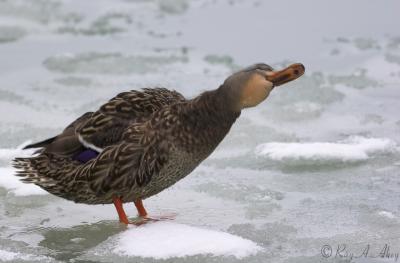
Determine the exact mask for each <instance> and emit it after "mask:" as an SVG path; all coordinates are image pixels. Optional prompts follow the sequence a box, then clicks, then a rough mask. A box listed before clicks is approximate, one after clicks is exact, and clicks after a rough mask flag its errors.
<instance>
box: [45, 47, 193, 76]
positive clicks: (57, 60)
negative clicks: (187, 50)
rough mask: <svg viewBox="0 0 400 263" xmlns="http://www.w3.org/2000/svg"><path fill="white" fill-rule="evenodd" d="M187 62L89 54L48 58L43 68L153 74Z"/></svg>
mask: <svg viewBox="0 0 400 263" xmlns="http://www.w3.org/2000/svg"><path fill="white" fill-rule="evenodd" d="M185 61H187V58H186V57H184V56H174V55H171V56H164V57H163V56H157V57H155V56H142V55H140V56H126V55H123V54H121V53H98V52H90V53H83V54H77V55H75V54H63V55H58V56H55V57H50V58H48V59H46V60H45V61H44V66H45V67H46V68H47V69H49V70H52V71H55V72H62V73H77V72H80V73H86V74H130V73H138V74H143V73H149V72H154V71H156V70H158V69H159V68H161V67H162V66H166V65H169V64H171V63H179V62H180V63H182V62H185Z"/></svg>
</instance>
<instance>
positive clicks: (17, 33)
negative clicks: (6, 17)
mask: <svg viewBox="0 0 400 263" xmlns="http://www.w3.org/2000/svg"><path fill="white" fill-rule="evenodd" d="M25 34H26V32H25V30H24V29H22V28H20V27H16V26H0V44H1V43H6V42H12V41H17V40H18V39H20V38H22V37H24V36H25Z"/></svg>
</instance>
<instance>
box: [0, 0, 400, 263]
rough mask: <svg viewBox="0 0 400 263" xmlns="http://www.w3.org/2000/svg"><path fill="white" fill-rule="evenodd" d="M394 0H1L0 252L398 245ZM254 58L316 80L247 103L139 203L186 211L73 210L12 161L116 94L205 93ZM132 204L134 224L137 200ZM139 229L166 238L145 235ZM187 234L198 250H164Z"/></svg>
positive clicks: (80, 254)
mask: <svg viewBox="0 0 400 263" xmlns="http://www.w3.org/2000/svg"><path fill="white" fill-rule="evenodd" d="M399 9H400V2H399V1H396V0H387V1H385V4H384V5H383V4H382V3H381V2H380V1H363V0H354V1H346V0H337V1H318V0H304V1H301V2H297V1H291V0H281V1H268V2H267V1H259V0H251V1H241V0H221V1H214V0H196V1H187V0H166V1H165V0H115V1H112V3H111V2H110V1H109V0H98V1H70V0H38V1H30V0H0V54H1V58H2V59H1V60H0V75H1V87H0V112H1V114H0V250H1V252H0V261H5V260H6V259H5V258H8V259H9V261H7V262H35V261H36V262H40V261H47V260H49V261H54V262H70V263H73V262H104V263H111V262H143V263H155V262H176V263H183V262H185V263H186V262H188V263H197V262H215V263H231V262H246V263H260V262H273V263H300V262H302V263H306V262H307V263H311V262H312V263H314V262H321V261H326V262H349V260H347V259H335V258H330V259H325V258H323V257H322V256H321V247H322V246H323V245H324V244H330V245H332V246H335V245H337V244H341V243H347V244H348V245H349V246H350V247H357V248H360V249H361V248H363V247H365V246H366V245H367V244H370V245H371V248H372V249H373V250H374V251H378V250H379V249H381V248H382V246H383V245H384V244H385V243H388V244H389V245H390V246H391V248H393V249H394V248H398V247H400V239H399V229H400V220H399V215H400V207H399V202H398V200H400V191H399V185H400V176H399V166H400V162H399V160H400V151H399V143H400V135H399V134H400V133H399V129H400V118H399V114H398V111H399V106H398V105H399V103H398V102H399V101H400V92H399V83H400V63H399V61H400V60H399V56H400V35H399V30H398V29H399V16H398V10H399ZM282 10H285V11H284V12H282ZM355 10H356V11H355ZM332 14H334V15H332ZM338 17H339V18H340V19H338ZM371 18H373V23H371ZM365 25H368V26H365ZM257 62H264V63H267V64H270V65H271V66H272V67H274V68H275V69H281V68H282V67H286V66H287V65H288V64H290V63H294V62H301V63H303V64H304V65H305V67H306V74H305V75H304V76H302V77H301V78H299V79H298V80H296V81H294V82H291V83H289V84H287V85H282V86H279V87H276V88H274V90H273V92H271V94H270V96H269V97H268V99H267V100H266V101H265V102H263V103H261V104H260V105H258V106H257V107H255V108H251V109H246V110H243V111H242V113H241V116H240V118H239V119H238V120H237V121H236V123H235V124H234V126H233V127H232V129H231V130H230V132H229V133H228V135H227V137H226V138H225V139H224V141H223V142H222V143H221V144H220V145H219V146H218V147H217V148H216V150H215V152H214V153H213V154H212V155H211V156H210V157H208V158H207V159H206V160H205V161H204V162H203V163H202V164H201V165H200V166H199V167H198V168H196V169H195V170H194V171H193V172H192V173H191V174H190V175H188V176H187V177H186V178H184V179H183V180H182V181H180V182H178V183H177V184H175V185H174V186H172V187H171V188H169V189H167V190H165V191H162V192H161V193H159V194H158V195H156V196H152V197H151V198H148V199H146V200H144V205H145V207H146V209H147V210H148V212H149V214H150V215H152V214H154V215H158V214H163V213H164V212H166V213H169V212H174V213H177V214H178V215H177V217H176V219H175V220H174V221H173V222H161V223H160V222H156V223H153V224H149V225H148V226H143V228H141V227H140V228H132V227H128V228H126V227H125V226H124V225H122V224H119V222H118V217H117V214H116V211H115V208H114V206H113V205H112V204H109V205H95V206H94V205H85V204H76V203H74V202H71V201H67V200H63V199H61V198H58V197H55V196H53V195H51V194H47V193H46V192H45V191H43V190H41V189H40V188H38V187H36V186H35V185H30V184H23V183H21V182H20V181H19V180H18V177H16V176H14V173H15V170H14V169H12V168H11V167H10V162H11V160H12V158H14V157H15V156H29V155H30V154H31V153H32V151H22V150H21V148H22V145H21V143H22V142H24V141H27V140H30V141H32V142H37V141H41V140H44V139H47V138H50V137H52V136H55V135H57V134H59V133H60V131H62V130H63V128H65V127H66V125H68V124H69V123H71V122H72V121H73V120H74V119H76V118H77V117H79V116H80V115H81V114H83V113H84V112H86V111H93V110H96V109H98V108H99V106H100V105H101V104H103V103H104V102H105V101H107V100H109V99H110V98H112V97H113V96H115V95H116V94H118V93H120V92H123V91H127V90H131V89H141V88H145V87H155V86H163V87H166V88H170V89H175V90H177V91H179V92H181V93H183V94H184V95H185V96H186V97H187V98H193V97H194V96H195V95H197V94H199V93H200V92H203V91H205V90H210V89H214V88H217V87H219V85H220V84H221V83H223V81H224V79H225V78H226V77H227V76H228V75H229V74H230V73H231V72H232V71H236V70H238V69H239V68H242V67H246V66H248V65H250V64H252V63H257ZM255 149H257V151H255ZM261 152H263V153H261ZM124 207H125V211H126V213H127V214H128V216H129V217H130V219H133V217H135V216H136V209H135V207H134V205H133V204H131V203H127V204H124ZM158 223H160V225H159V224H158ZM136 230H138V231H139V232H138V235H139V238H143V239H144V240H145V241H146V242H151V244H153V243H154V244H155V245H154V246H150V245H151V244H147V245H146V244H145V243H143V242H141V243H138V242H136V239H134V238H133V237H137V236H138V235H136ZM146 231H147V232H146ZM156 231H157V232H160V236H161V237H164V239H156V237H157V236H158V233H156ZM189 231H193V232H195V235H188V234H187V232H189ZM149 232H150V233H149ZM175 232H177V238H178V237H182V236H183V237H182V239H183V240H185V241H187V243H188V246H189V245H191V246H190V247H189V248H187V249H186V250H184V251H182V250H179V249H180V246H179V247H178V246H177V245H176V244H175V245H176V246H173V247H170V250H168V251H167V250H166V249H165V248H163V247H162V246H163V245H164V243H162V242H164V241H165V240H166V239H165V237H166V238H168V240H170V239H169V238H173V236H174V235H173V234H175ZM225 232H227V233H225ZM147 233H149V234H147ZM228 233H229V234H228ZM168 234H170V236H171V237H170V236H169V235H168ZM131 236H132V238H131ZM214 236H217V237H216V238H214ZM146 238H147V239H146ZM204 239H207V242H206V245H204V246H202V245H201V246H200V245H196V246H195V245H194V243H195V242H197V241H198V242H201V241H204ZM214 239H215V240H214ZM240 240H241V241H240ZM175 241H177V242H178V240H175ZM213 241H215V242H217V241H218V242H219V243H218V244H217V245H216V246H215V247H216V248H218V247H221V249H223V251H216V250H215V249H216V248H214V247H213V248H210V247H209V246H208V245H209V243H212V242H213ZM246 242H248V243H246ZM196 244H197V243H196ZM246 244H247V245H246ZM249 244H250V245H249ZM117 245H119V247H118V246H117ZM170 245H171V244H170ZM172 245H173V243H172ZM135 246H138V248H135ZM182 246H183V245H182ZM254 246H257V247H259V248H260V250H257V251H254V250H252V249H251V248H252V247H254ZM183 247H185V246H183ZM232 247H236V248H237V250H235V252H232V251H230V250H229V249H231V248H232ZM121 248H123V250H119V251H118V249H121ZM158 248H160V249H158ZM135 249H141V251H139V252H142V251H148V253H149V254H150V252H151V251H150V252H149V250H150V249H154V251H153V252H154V256H153V255H150V257H144V255H143V257H142V256H140V255H139V254H140V253H139V252H138V251H137V250H135ZM156 249H158V250H161V251H160V252H159V253H158V252H157V251H155V250H156ZM135 251H136V252H137V253H136V252H135ZM169 251H172V252H174V253H175V254H174V255H171V254H168V253H167V252H169ZM240 251H242V252H243V254H246V253H247V254H246V256H245V257H242V258H240V256H239V257H237V256H236V254H235V253H239V252H240ZM252 251H254V253H253V252H252ZM134 252H135V253H134ZM185 252H187V253H188V254H190V255H187V256H182V257H181V256H179V255H178V254H179V253H181V254H184V253H185ZM203 252H204V253H203ZM395 252H397V251H395ZM196 253H201V254H196ZM218 253H220V254H218ZM157 256H160V257H161V258H156V257H157ZM166 257H168V258H166ZM353 261H354V263H355V262H357V261H355V260H353ZM377 261H378V259H376V260H372V259H365V260H362V261H361V259H360V260H359V262H367V263H371V262H377ZM386 261H388V260H386ZM352 263H353V262H352Z"/></svg>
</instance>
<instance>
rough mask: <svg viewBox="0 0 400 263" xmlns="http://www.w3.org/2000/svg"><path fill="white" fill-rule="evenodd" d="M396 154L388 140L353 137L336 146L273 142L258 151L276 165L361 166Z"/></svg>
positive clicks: (328, 143)
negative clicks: (378, 157)
mask: <svg viewBox="0 0 400 263" xmlns="http://www.w3.org/2000/svg"><path fill="white" fill-rule="evenodd" d="M394 151H396V143H395V142H393V141H392V140H390V139H388V138H365V137H360V136H354V137H350V138H348V139H347V140H343V141H339V142H336V143H332V142H305V143H299V142H292V143H278V142H271V143H265V144H261V145H259V146H258V147H257V148H256V154H257V155H258V156H260V157H264V158H268V159H271V160H274V161H280V162H285V161H302V162H303V161H304V162H307V161H308V162H310V161H311V162H312V161H320V162H326V163H331V162H343V163H346V162H350V163H351V162H360V161H365V160H367V159H369V158H372V157H373V156H374V155H378V154H387V153H392V152H394Z"/></svg>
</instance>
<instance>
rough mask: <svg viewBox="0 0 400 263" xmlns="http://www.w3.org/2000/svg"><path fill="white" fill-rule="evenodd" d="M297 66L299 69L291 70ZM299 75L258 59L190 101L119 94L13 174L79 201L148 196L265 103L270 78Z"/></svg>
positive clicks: (159, 94) (147, 93)
mask: <svg viewBox="0 0 400 263" xmlns="http://www.w3.org/2000/svg"><path fill="white" fill-rule="evenodd" d="M289 69H290V70H289ZM299 69H300V73H299V74H295V73H293V72H295V70H299ZM282 72H283V71H282ZM303 72H304V67H303V66H302V65H301V64H300V65H299V64H296V65H294V66H291V68H290V67H289V68H288V69H285V71H284V73H285V74H286V75H285V74H283V73H281V72H273V71H272V69H271V67H269V66H268V65H265V64H257V65H254V66H252V67H250V68H247V69H245V70H243V71H240V72H238V73H235V74H233V75H232V76H231V77H229V78H228V79H227V80H226V81H225V82H224V84H223V85H221V86H220V87H219V88H218V89H216V90H212V91H207V92H204V93H202V94H201V95H199V96H198V97H196V98H194V99H191V100H187V99H185V98H184V97H183V96H182V95H181V94H180V93H178V92H176V91H170V90H167V89H165V88H155V89H144V90H142V91H135V90H133V91H129V92H123V93H120V94H118V95H117V96H116V97H114V98H112V99H111V100H110V101H109V102H107V103H105V104H104V105H102V106H101V107H100V109H98V110H97V111H95V112H88V113H85V114H84V115H82V116H81V117H80V118H78V119H77V120H76V121H74V122H73V123H71V124H70V125H69V126H68V127H67V128H66V129H65V130H64V131H63V132H62V133H61V134H60V135H58V136H56V137H54V138H50V139H48V140H45V141H43V142H40V143H37V144H33V145H30V146H28V148H32V147H41V149H40V150H39V152H38V155H37V156H34V157H30V158H16V159H15V160H14V166H15V167H16V168H17V169H18V172H17V175H18V176H21V177H23V178H22V179H21V180H22V181H24V182H27V183H34V184H36V185H38V186H40V187H42V188H43V189H45V190H47V191H48V192H50V193H52V194H54V195H57V196H60V197H62V198H65V199H68V200H72V201H74V202H78V203H87V204H108V203H112V202H113V198H115V197H118V198H121V199H122V200H123V202H131V201H137V200H141V199H145V198H147V197H150V196H152V195H155V194H157V193H159V192H160V191H162V190H164V189H165V188H167V187H169V186H171V185H173V184H174V183H176V182H177V181H179V180H180V179H182V178H183V177H185V176H186V175H188V174H189V173H190V172H191V171H192V170H193V169H194V168H196V167H197V166H198V165H199V164H200V163H201V162H202V161H203V160H204V159H205V158H207V156H209V155H210V154H211V153H212V152H213V151H214V149H215V148H216V147H217V145H218V144H219V143H220V142H221V141H222V139H223V138H224V137H225V135H226V134H227V133H228V132H229V130H230V128H231V126H232V124H233V123H234V122H235V120H236V119H237V118H238V117H239V115H240V112H241V110H242V109H243V108H245V107H252V106H255V105H257V104H258V103H260V102H261V101H262V100H264V99H265V98H266V97H267V96H268V94H269V92H270V91H271V90H272V88H273V86H274V81H275V80H277V81H280V82H279V84H282V83H284V82H287V81H289V80H292V79H295V78H297V77H298V76H300V75H301V74H302V73H303ZM289 73H293V74H289ZM288 74H289V75H288ZM282 76H286V77H282ZM283 78H286V79H283ZM284 80H286V81H284ZM87 148H90V149H93V150H96V151H98V152H99V154H98V156H97V157H95V158H93V159H91V160H89V161H87V162H84V163H83V162H81V161H79V160H76V159H75V158H74V156H76V155H78V154H79V153H81V152H83V151H85V150H86V149H87ZM114 203H115V202H114Z"/></svg>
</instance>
